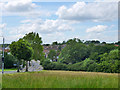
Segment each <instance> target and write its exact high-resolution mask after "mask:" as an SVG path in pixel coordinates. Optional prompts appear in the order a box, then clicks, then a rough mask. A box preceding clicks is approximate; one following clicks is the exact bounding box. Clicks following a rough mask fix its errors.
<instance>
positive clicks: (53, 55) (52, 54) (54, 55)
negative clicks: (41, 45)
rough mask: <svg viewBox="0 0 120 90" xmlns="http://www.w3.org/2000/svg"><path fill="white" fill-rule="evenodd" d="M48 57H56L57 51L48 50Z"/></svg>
mask: <svg viewBox="0 0 120 90" xmlns="http://www.w3.org/2000/svg"><path fill="white" fill-rule="evenodd" d="M48 58H50V59H51V60H52V61H53V60H54V59H56V58H57V52H56V51H55V50H50V52H49V54H48Z"/></svg>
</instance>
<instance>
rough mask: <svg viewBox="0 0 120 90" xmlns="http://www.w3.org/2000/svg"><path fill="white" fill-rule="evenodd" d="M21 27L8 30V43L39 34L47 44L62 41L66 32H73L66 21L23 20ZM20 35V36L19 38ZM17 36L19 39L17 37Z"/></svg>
mask: <svg viewBox="0 0 120 90" xmlns="http://www.w3.org/2000/svg"><path fill="white" fill-rule="evenodd" d="M21 23H22V24H21V25H20V26H18V27H12V28H7V31H9V34H10V36H9V37H8V42H10V41H13V40H15V38H17V39H18V36H19V38H20V37H21V38H22V37H23V36H24V35H25V34H26V33H29V32H38V33H39V35H40V36H42V38H43V39H44V41H45V42H48V43H50V42H52V41H54V40H58V41H61V40H63V39H62V38H64V34H63V33H64V32H66V31H73V30H74V29H73V28H72V27H71V24H70V23H67V21H65V20H48V19H47V20H41V19H36V20H30V19H28V20H23V21H21ZM17 35H18V36H17ZM16 36H17V37H16Z"/></svg>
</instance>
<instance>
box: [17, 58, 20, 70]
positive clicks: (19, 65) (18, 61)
mask: <svg viewBox="0 0 120 90" xmlns="http://www.w3.org/2000/svg"><path fill="white" fill-rule="evenodd" d="M19 62H20V60H18V70H17V72H20V70H19V67H20V65H19Z"/></svg>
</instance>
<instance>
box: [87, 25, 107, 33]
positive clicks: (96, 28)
mask: <svg viewBox="0 0 120 90" xmlns="http://www.w3.org/2000/svg"><path fill="white" fill-rule="evenodd" d="M107 27H108V26H105V25H97V26H94V27H91V28H88V29H87V30H86V32H87V33H88V32H102V31H105V30H106V29H107Z"/></svg>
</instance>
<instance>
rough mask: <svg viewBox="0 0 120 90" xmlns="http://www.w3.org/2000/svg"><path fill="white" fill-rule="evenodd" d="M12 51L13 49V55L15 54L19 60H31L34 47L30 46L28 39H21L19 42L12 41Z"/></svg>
mask: <svg viewBox="0 0 120 90" xmlns="http://www.w3.org/2000/svg"><path fill="white" fill-rule="evenodd" d="M10 51H11V53H12V55H14V56H15V57H16V58H17V59H18V60H19V61H20V60H21V59H24V60H26V61H29V60H31V57H32V54H33V49H32V47H31V46H30V44H29V43H28V42H27V41H25V40H23V39H20V40H19V41H17V42H12V44H10ZM19 61H18V62H19ZM26 65H27V64H26ZM26 70H27V68H26ZM18 72H19V64H18Z"/></svg>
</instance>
